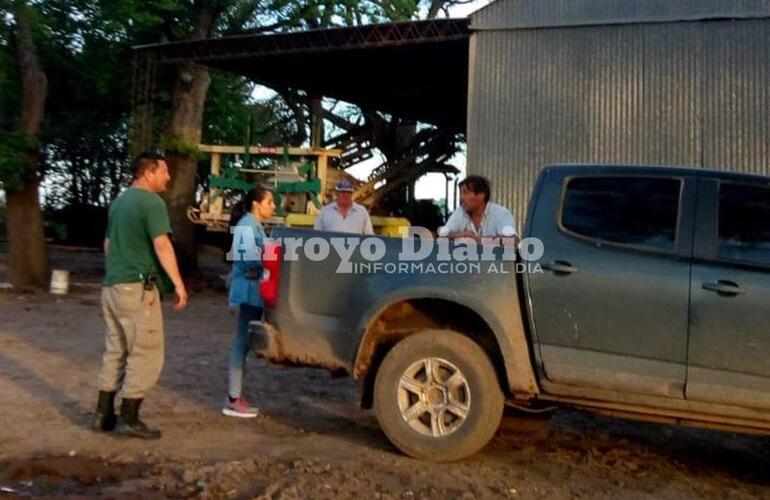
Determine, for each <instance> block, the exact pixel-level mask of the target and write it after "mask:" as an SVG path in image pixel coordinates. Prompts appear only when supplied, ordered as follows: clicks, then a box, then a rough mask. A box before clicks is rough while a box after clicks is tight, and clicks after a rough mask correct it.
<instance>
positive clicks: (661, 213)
mask: <svg viewBox="0 0 770 500" xmlns="http://www.w3.org/2000/svg"><path fill="white" fill-rule="evenodd" d="M680 191H681V181H680V180H678V179H662V178H647V177H638V178H636V177H584V178H576V179H572V180H570V181H569V183H568V184H567V191H566V194H565V197H564V202H563V205H562V214H561V224H562V227H563V228H564V229H566V230H567V231H570V232H572V233H575V234H578V235H580V236H585V237H587V238H591V239H594V240H599V241H606V242H611V243H621V244H626V245H637V246H644V247H650V248H654V249H658V250H666V251H673V250H674V245H675V242H676V230H677V221H678V213H679V197H680Z"/></svg>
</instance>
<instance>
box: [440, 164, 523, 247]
mask: <svg viewBox="0 0 770 500" xmlns="http://www.w3.org/2000/svg"><path fill="white" fill-rule="evenodd" d="M490 192H491V189H490V184H489V180H487V179H486V178H485V177H482V176H480V175H469V176H468V177H466V178H465V179H464V180H463V181H462V182H461V183H460V206H459V207H458V208H457V210H455V211H454V212H453V213H452V215H451V216H450V217H449V220H448V221H447V222H446V225H444V226H443V227H440V228H439V230H438V234H439V236H441V237H448V238H472V239H474V240H476V241H477V242H478V241H481V238H496V237H506V238H510V237H513V238H517V239H518V235H517V234H516V223H515V222H514V220H513V214H511V212H510V211H509V210H508V209H507V208H505V207H504V206H502V205H498V204H497V203H492V202H491V201H489V197H490Z"/></svg>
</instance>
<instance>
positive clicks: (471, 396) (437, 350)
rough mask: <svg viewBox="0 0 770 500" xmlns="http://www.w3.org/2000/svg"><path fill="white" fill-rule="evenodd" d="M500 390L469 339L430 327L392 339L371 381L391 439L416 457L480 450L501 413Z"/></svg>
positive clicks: (452, 456)
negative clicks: (401, 338)
mask: <svg viewBox="0 0 770 500" xmlns="http://www.w3.org/2000/svg"><path fill="white" fill-rule="evenodd" d="M503 400H504V398H503V393H502V391H501V389H500V383H499V381H498V378H497V375H496V374H495V370H494V368H493V367H492V363H491V362H490V361H489V358H488V356H487V355H486V353H485V352H484V350H483V349H481V347H480V346H479V345H478V344H476V343H475V342H474V341H472V340H471V339H469V338H468V337H465V336H463V335H461V334H459V333H457V332H453V331H449V330H429V331H425V332H421V333H417V334H414V335H412V336H409V337H407V338H406V339H404V340H402V341H401V342H399V343H398V344H396V345H395V346H394V347H393V348H392V349H391V350H390V352H388V354H387V355H386V356H385V359H384V360H383V361H382V364H381V365H380V368H379V370H378V371H377V377H376V379H375V382H374V409H375V413H376V415H377V420H378V421H379V423H380V426H381V427H382V429H383V431H384V432H385V434H386V435H387V436H388V438H389V439H390V441H391V442H392V443H393V444H394V445H395V446H396V447H397V448H398V449H400V450H401V451H403V452H404V453H406V454H407V455H410V456H412V457H415V458H419V459H423V460H430V461H434V462H449V461H452V460H459V459H461V458H464V457H467V456H469V455H472V454H474V453H476V452H477V451H479V450H480V449H481V448H483V447H484V446H485V445H486V444H487V443H488V442H489V440H490V439H491V438H492V436H493V435H494V433H495V431H496V430H497V428H498V426H499V425H500V419H501V418H502V414H503Z"/></svg>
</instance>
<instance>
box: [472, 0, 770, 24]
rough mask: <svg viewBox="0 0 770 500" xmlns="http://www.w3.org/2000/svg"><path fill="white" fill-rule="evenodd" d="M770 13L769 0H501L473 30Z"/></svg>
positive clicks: (483, 12) (479, 16)
mask: <svg viewBox="0 0 770 500" xmlns="http://www.w3.org/2000/svg"><path fill="white" fill-rule="evenodd" d="M766 17H770V0H497V1H496V2H493V3H491V4H489V5H487V6H486V7H484V8H482V9H480V10H477V11H476V12H474V13H473V14H471V29H472V30H503V29H528V28H555V27H566V26H591V25H603V24H640V23H664V22H678V21H706V20H711V19H753V18H766Z"/></svg>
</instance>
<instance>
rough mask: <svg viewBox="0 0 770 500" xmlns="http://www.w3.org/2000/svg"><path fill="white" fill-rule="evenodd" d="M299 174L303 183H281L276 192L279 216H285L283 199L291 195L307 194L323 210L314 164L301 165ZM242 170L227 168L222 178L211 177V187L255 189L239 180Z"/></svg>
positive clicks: (248, 183)
mask: <svg viewBox="0 0 770 500" xmlns="http://www.w3.org/2000/svg"><path fill="white" fill-rule="evenodd" d="M284 161H286V162H288V156H285V158H284ZM298 170H299V174H300V175H301V176H302V177H304V178H305V180H303V181H296V182H281V183H279V184H278V186H277V188H276V190H275V193H274V194H275V205H276V207H278V210H277V215H285V214H284V213H283V208H282V203H281V198H282V195H284V194H289V193H306V194H308V195H309V196H310V200H311V201H312V202H313V205H315V207H316V208H318V209H320V208H321V202H320V200H319V198H318V194H319V193H320V192H321V180H320V179H319V178H318V177H316V176H315V175H314V174H315V169H314V166H313V164H312V163H305V164H303V165H300V166H299V168H298ZM239 172H240V169H238V168H235V167H229V168H228V167H225V168H224V169H223V170H222V176H221V177H220V176H215V175H209V186H210V188H215V189H232V190H237V191H248V190H250V189H252V188H253V187H254V184H252V183H250V182H248V181H245V180H243V179H239V178H238V173H239Z"/></svg>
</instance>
